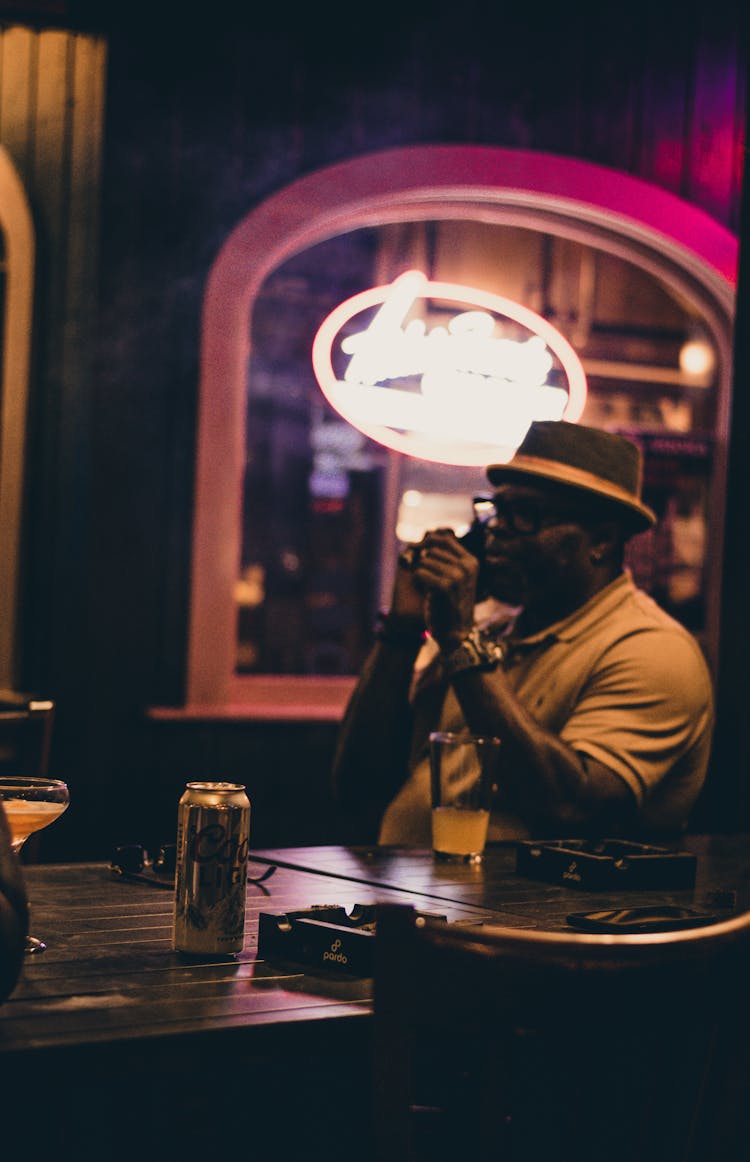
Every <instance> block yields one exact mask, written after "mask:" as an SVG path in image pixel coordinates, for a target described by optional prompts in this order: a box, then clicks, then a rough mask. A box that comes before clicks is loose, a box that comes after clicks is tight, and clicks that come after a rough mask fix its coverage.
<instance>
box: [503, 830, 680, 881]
mask: <svg viewBox="0 0 750 1162" xmlns="http://www.w3.org/2000/svg"><path fill="white" fill-rule="evenodd" d="M696 864H697V860H696V857H695V856H694V855H693V854H692V853H691V852H689V851H675V850H672V849H671V848H668V847H654V846H652V845H649V844H644V843H632V842H630V841H628V840H625V839H599V840H591V839H551V840H544V841H539V842H535V841H533V840H524V841H522V842H520V843H519V844H518V847H517V849H516V871H517V872H518V873H519V874H520V875H524V876H529V877H530V878H532V879H537V880H546V881H547V882H548V883H552V884H562V885H563V886H564V887H567V888H583V889H591V888H595V889H596V888H608V889H609V888H615V889H616V888H624V889H626V890H628V889H630V888H692V887H693V885H694V884H695V871H696Z"/></svg>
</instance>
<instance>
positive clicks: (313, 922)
mask: <svg viewBox="0 0 750 1162" xmlns="http://www.w3.org/2000/svg"><path fill="white" fill-rule="evenodd" d="M427 915H430V917H431V918H432V919H439V920H445V919H446V917H445V916H435V915H434V913H425V912H417V917H419V916H425V917H426V916H427ZM374 935H375V904H355V905H354V906H353V908H352V910H351V912H347V910H346V908H344V907H342V906H341V905H338V904H316V905H314V906H313V907H311V908H306V909H304V910H303V911H299V912H261V913H260V915H259V917H258V955H259V956H260V957H261V958H262V959H263V960H272V961H273V960H281V961H284V962H286V963H291V964H299V965H303V966H304V967H305V968H314V969H317V970H318V971H323V972H325V973H331V972H333V973H344V974H346V975H349V976H372V953H373V937H374Z"/></svg>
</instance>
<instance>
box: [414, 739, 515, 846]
mask: <svg viewBox="0 0 750 1162" xmlns="http://www.w3.org/2000/svg"><path fill="white" fill-rule="evenodd" d="M499 753H500V740H499V739H497V738H488V737H482V736H480V735H476V734H452V733H449V732H441V731H436V732H435V733H433V734H431V735H430V770H431V776H432V850H433V852H434V853H435V856H436V857H437V858H438V859H445V860H453V861H459V862H461V863H479V862H480V860H481V859H482V854H483V852H484V846H485V843H486V842H487V826H488V824H489V821H490V807H491V805H492V792H493V787H494V785H495V783H496V781H497V765H498V757H499Z"/></svg>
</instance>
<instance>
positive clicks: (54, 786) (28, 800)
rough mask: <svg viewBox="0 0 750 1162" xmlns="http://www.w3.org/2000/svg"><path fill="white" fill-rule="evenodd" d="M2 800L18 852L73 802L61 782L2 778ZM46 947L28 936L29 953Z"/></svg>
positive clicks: (12, 777)
mask: <svg viewBox="0 0 750 1162" xmlns="http://www.w3.org/2000/svg"><path fill="white" fill-rule="evenodd" d="M0 800H2V804H3V807H4V809H5V816H6V818H7V820H8V827H9V828H10V842H11V847H12V848H13V851H15V852H16V853H18V852H19V851H20V850H21V848H22V847H23V845H24V843H25V842H26V840H27V839H28V838H29V836H30V835H33V834H34V832H35V831H41V830H42V828H43V827H48V826H49V825H50V823H54V821H55V819H57V818H58V817H59V816H60V815H62V813H63V811H64V810H65V809H66V807H67V806H68V803H69V802H70V796H69V794H68V788H67V786H66V784H65V783H63V782H61V781H60V780H59V779H40V778H26V777H22V776H21V775H6V776H0ZM46 947H47V945H46V944H44V943H43V941H41V940H38V939H37V938H36V936H27V937H26V952H27V954H32V955H33V954H34V953H36V952H44V950H45V948H46Z"/></svg>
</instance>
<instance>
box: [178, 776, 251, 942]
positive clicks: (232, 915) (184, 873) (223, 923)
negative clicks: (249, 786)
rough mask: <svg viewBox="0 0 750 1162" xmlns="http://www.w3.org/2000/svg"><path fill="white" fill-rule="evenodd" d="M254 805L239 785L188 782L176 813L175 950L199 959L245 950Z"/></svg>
mask: <svg viewBox="0 0 750 1162" xmlns="http://www.w3.org/2000/svg"><path fill="white" fill-rule="evenodd" d="M249 846H250V801H249V799H248V797H247V795H246V794H245V788H244V787H243V786H240V785H239V784H238V783H188V784H187V787H186V789H185V792H184V794H183V795H182V798H181V799H180V803H179V807H178V811H177V872H176V876H175V899H174V928H173V934H172V946H173V947H174V948H175V949H177V950H178V951H180V952H189V953H192V954H194V955H196V956H214V955H222V954H232V953H236V952H241V951H242V948H243V944H244V935H245V889H246V884H247V859H248V850H249Z"/></svg>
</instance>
